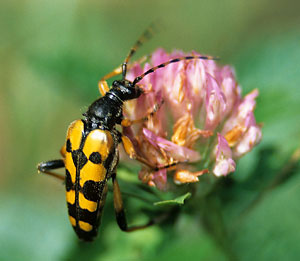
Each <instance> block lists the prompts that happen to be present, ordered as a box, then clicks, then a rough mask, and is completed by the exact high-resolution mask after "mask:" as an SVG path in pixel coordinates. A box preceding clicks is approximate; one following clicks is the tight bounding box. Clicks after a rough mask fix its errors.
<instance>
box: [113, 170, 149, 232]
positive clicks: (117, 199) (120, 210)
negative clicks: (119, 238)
mask: <svg viewBox="0 0 300 261" xmlns="http://www.w3.org/2000/svg"><path fill="white" fill-rule="evenodd" d="M112 181H113V190H114V207H115V213H116V219H117V223H118V225H119V227H120V229H121V230H123V231H125V232H132V231H135V230H139V229H144V228H147V227H149V226H151V225H153V224H154V223H155V222H154V221H152V220H150V221H149V222H148V223H147V224H145V225H142V226H133V227H128V226H127V220H126V215H125V211H124V207H123V200H122V195H121V191H120V187H119V184H118V181H117V179H116V174H113V175H112Z"/></svg>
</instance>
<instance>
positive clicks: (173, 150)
mask: <svg viewBox="0 0 300 261" xmlns="http://www.w3.org/2000/svg"><path fill="white" fill-rule="evenodd" d="M143 134H144V135H145V137H146V138H147V140H148V141H149V142H150V143H151V144H152V145H153V146H155V147H159V148H162V149H163V150H165V151H166V152H168V153H169V154H170V156H171V157H174V159H175V160H178V161H181V162H185V161H189V162H193V161H198V160H200V158H201V157H200V154H199V153H198V152H197V151H194V150H191V149H188V148H186V147H183V146H179V145H177V144H175V143H173V142H171V141H169V140H166V139H164V138H161V137H159V136H157V135H155V134H154V133H153V132H152V131H150V130H148V129H146V128H143Z"/></svg>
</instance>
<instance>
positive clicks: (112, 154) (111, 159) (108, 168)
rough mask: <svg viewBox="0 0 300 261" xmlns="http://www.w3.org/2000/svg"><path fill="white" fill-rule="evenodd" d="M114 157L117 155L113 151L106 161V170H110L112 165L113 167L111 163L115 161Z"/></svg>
mask: <svg viewBox="0 0 300 261" xmlns="http://www.w3.org/2000/svg"><path fill="white" fill-rule="evenodd" d="M114 156H115V153H114V151H111V152H110V153H109V154H108V157H107V159H106V160H105V161H104V168H105V169H106V170H108V171H109V170H110V165H111V163H112V161H113V159H114Z"/></svg>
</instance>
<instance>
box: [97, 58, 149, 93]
mask: <svg viewBox="0 0 300 261" xmlns="http://www.w3.org/2000/svg"><path fill="white" fill-rule="evenodd" d="M148 57H149V56H147V55H145V56H143V57H142V58H140V59H139V60H138V61H137V63H143V62H144V61H146V60H147V59H148ZM132 66H133V64H129V65H128V66H127V68H128V69H130V68H131V67H132ZM121 73H122V65H120V66H118V67H117V68H116V69H114V70H113V71H112V72H110V73H108V74H106V75H104V76H103V77H102V78H101V79H100V81H99V82H98V88H99V91H100V93H101V95H102V96H104V95H105V93H107V92H108V91H109V86H108V84H107V81H106V80H108V79H110V78H112V77H114V76H117V75H119V74H121Z"/></svg>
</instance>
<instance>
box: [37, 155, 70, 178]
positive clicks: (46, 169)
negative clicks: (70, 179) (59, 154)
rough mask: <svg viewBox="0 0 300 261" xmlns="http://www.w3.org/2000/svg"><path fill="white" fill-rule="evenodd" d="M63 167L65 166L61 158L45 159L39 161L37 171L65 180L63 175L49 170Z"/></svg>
mask: <svg viewBox="0 0 300 261" xmlns="http://www.w3.org/2000/svg"><path fill="white" fill-rule="evenodd" d="M64 167H65V163H64V161H63V160H62V159H59V160H50V161H45V162H41V163H39V164H38V165H37V169H38V171H39V172H42V173H45V174H48V175H50V176H52V177H55V178H58V179H60V180H65V177H64V176H61V175H59V174H56V173H54V172H52V171H51V170H54V169H59V168H64Z"/></svg>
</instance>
